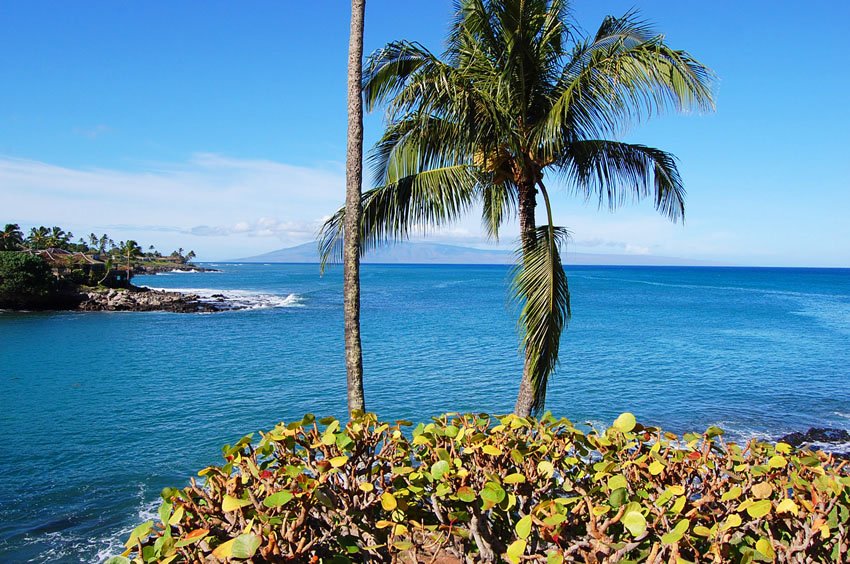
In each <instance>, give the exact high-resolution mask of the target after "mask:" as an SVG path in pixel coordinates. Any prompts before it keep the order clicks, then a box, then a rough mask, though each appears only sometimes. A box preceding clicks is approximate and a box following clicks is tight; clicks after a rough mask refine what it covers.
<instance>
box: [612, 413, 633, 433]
mask: <svg viewBox="0 0 850 564" xmlns="http://www.w3.org/2000/svg"><path fill="white" fill-rule="evenodd" d="M636 424H637V421H635V416H634V415H632V414H631V413H628V412H626V413H622V414H620V416H619V417H617V419H615V420H614V428H615V429H617V430H618V431H622V432H623V433H628V432H629V431H631V430H632V429H634V428H635V425H636Z"/></svg>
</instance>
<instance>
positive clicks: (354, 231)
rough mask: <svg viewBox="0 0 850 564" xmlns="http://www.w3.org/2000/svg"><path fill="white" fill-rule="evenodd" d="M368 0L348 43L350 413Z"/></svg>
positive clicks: (355, 7) (359, 354)
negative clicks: (364, 20) (364, 46)
mask: <svg viewBox="0 0 850 564" xmlns="http://www.w3.org/2000/svg"><path fill="white" fill-rule="evenodd" d="M365 10H366V0H351V32H350V36H349V43H348V149H347V151H346V155H345V235H344V237H345V238H344V241H343V262H344V272H343V295H344V304H345V305H344V308H343V309H344V317H345V369H346V373H347V379H348V414H349V416H351V415H353V414H354V412H355V411H364V410H365V409H366V402H365V400H364V397H363V351H362V345H361V340H360V221H361V219H360V216H361V215H362V213H363V210H362V204H361V202H360V193H361V186H362V184H363V96H362V86H361V84H362V81H363V17H364V13H365Z"/></svg>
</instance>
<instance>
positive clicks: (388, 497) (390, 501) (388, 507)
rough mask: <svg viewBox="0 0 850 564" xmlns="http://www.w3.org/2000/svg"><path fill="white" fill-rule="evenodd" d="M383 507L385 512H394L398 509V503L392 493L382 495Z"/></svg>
mask: <svg viewBox="0 0 850 564" xmlns="http://www.w3.org/2000/svg"><path fill="white" fill-rule="evenodd" d="M381 507H383V508H384V510H385V511H392V510H393V509H395V508H396V507H398V502H397V501H396V499H395V496H394V495H393V494H391V493H390V492H384V493H382V494H381Z"/></svg>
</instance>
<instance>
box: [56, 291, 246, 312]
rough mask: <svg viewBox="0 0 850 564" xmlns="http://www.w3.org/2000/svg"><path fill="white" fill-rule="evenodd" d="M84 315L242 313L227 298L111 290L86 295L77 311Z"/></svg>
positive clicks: (164, 292) (84, 294) (178, 293)
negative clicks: (150, 312) (120, 313)
mask: <svg viewBox="0 0 850 564" xmlns="http://www.w3.org/2000/svg"><path fill="white" fill-rule="evenodd" d="M71 309H78V310H81V311H169V312H173V313H211V312H216V311H233V310H236V309H243V307H242V306H239V305H238V304H232V303H229V302H227V301H226V299H225V296H224V295H221V298H220V299H218V300H216V301H215V302H210V301H209V300H205V299H202V298H201V297H200V296H198V295H196V294H182V293H180V292H166V291H162V290H151V289H150V288H137V287H135V286H131V287H130V288H129V289H127V290H109V291H106V292H96V291H92V292H86V293H83V294H81V299H80V300H79V303H78V305H77V306H76V307H74V308H71Z"/></svg>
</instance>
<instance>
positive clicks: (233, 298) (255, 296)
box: [148, 286, 304, 309]
mask: <svg viewBox="0 0 850 564" xmlns="http://www.w3.org/2000/svg"><path fill="white" fill-rule="evenodd" d="M148 288H150V289H151V290H160V291H163V292H180V293H183V294H195V295H197V296H198V297H199V298H200V301H202V302H207V303H214V304H220V305H223V306H224V309H271V308H285V307H304V303H303V300H302V298H301V296H299V295H298V294H286V295H284V294H269V293H265V292H253V291H250V290H220V289H216V288H155V287H152V286H148Z"/></svg>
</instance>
